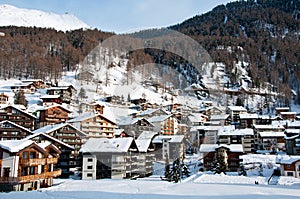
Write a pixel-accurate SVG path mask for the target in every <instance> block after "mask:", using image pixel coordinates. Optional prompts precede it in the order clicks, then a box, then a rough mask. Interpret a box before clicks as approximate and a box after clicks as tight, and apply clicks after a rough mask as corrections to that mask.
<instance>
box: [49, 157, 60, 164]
mask: <svg viewBox="0 0 300 199" xmlns="http://www.w3.org/2000/svg"><path fill="white" fill-rule="evenodd" d="M57 162H58V158H47V164H57Z"/></svg>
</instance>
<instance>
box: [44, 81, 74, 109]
mask: <svg viewBox="0 0 300 199" xmlns="http://www.w3.org/2000/svg"><path fill="white" fill-rule="evenodd" d="M47 94H48V95H59V96H60V98H61V100H62V102H64V103H67V104H70V103H71V101H72V97H73V96H74V95H75V94H76V89H75V88H74V87H73V86H72V85H69V86H57V87H50V88H48V89H47Z"/></svg>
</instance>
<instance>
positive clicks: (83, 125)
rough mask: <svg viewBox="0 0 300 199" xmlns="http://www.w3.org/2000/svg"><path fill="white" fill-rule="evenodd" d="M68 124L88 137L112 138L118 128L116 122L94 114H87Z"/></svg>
mask: <svg viewBox="0 0 300 199" xmlns="http://www.w3.org/2000/svg"><path fill="white" fill-rule="evenodd" d="M67 122H68V123H70V124H72V125H73V126H75V127H76V128H77V129H80V130H81V131H82V132H84V133H85V134H86V135H87V136H88V137H107V138H112V137H114V130H115V128H116V127H117V126H116V123H115V122H113V121H111V120H110V119H108V118H106V117H104V116H103V115H101V114H94V113H85V114H82V115H80V116H78V117H76V118H74V119H71V120H68V121H67Z"/></svg>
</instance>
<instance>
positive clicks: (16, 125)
mask: <svg viewBox="0 0 300 199" xmlns="http://www.w3.org/2000/svg"><path fill="white" fill-rule="evenodd" d="M5 123H9V124H11V125H13V126H15V127H17V128H20V129H22V130H24V131H26V132H28V133H30V134H31V133H32V131H31V130H29V129H28V128H25V127H23V126H20V125H18V124H16V123H14V122H11V121H8V120H4V121H2V122H0V126H1V125H2V124H5Z"/></svg>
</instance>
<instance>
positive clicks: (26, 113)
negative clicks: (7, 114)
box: [1, 105, 36, 119]
mask: <svg viewBox="0 0 300 199" xmlns="http://www.w3.org/2000/svg"><path fill="white" fill-rule="evenodd" d="M8 107H11V108H13V109H16V110H18V111H20V112H21V113H24V114H25V115H28V116H29V117H31V118H34V119H36V116H34V115H32V114H30V113H28V112H26V111H24V110H22V109H20V108H18V107H16V106H14V105H7V106H5V107H2V108H1V109H6V108H8Z"/></svg>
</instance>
